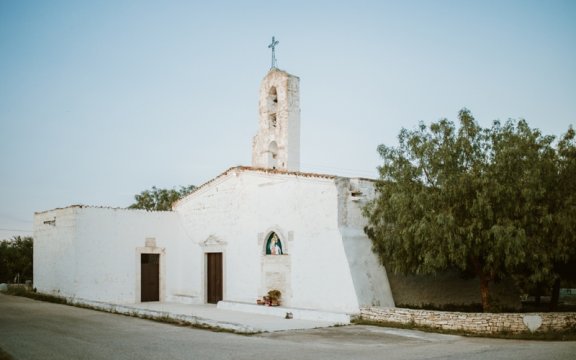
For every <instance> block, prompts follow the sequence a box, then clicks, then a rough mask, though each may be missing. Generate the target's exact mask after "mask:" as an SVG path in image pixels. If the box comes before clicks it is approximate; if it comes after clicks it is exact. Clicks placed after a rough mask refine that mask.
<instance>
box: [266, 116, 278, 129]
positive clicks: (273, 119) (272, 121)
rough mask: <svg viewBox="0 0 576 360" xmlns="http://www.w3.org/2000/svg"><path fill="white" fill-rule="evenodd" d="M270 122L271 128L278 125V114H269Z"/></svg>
mask: <svg viewBox="0 0 576 360" xmlns="http://www.w3.org/2000/svg"><path fill="white" fill-rule="evenodd" d="M268 123H269V125H270V128H271V129H273V128H275V127H276V126H278V121H277V120H276V114H270V115H268Z"/></svg>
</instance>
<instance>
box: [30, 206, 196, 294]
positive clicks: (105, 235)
mask: <svg viewBox="0 0 576 360" xmlns="http://www.w3.org/2000/svg"><path fill="white" fill-rule="evenodd" d="M54 220H55V222H54V223H52V224H51V223H45V222H49V221H54ZM34 221H35V224H34V229H35V231H34V285H35V287H36V288H37V289H38V291H41V292H45V293H50V294H55V295H61V296H66V297H78V298H83V299H90V300H96V301H113V302H117V303H134V302H139V301H140V254H141V253H146V252H148V253H160V254H161V271H160V274H161V279H160V281H161V297H162V298H163V299H166V298H165V293H166V292H169V293H172V292H173V291H174V290H173V289H174V288H175V287H177V284H178V281H179V278H180V276H179V275H178V272H179V270H178V268H177V263H178V257H179V254H178V249H179V246H180V245H179V244H180V243H181V242H182V239H183V238H184V237H185V236H184V233H183V231H182V227H181V226H180V225H179V222H178V216H177V215H176V214H175V213H173V212H147V211H142V210H125V209H110V208H95V207H84V206H72V207H69V208H65V209H56V210H52V211H47V212H41V213H36V214H35V218H34ZM151 237H154V238H155V242H156V246H155V247H150V246H148V247H147V246H146V245H147V244H146V239H147V238H151ZM148 245H149V244H148ZM166 249H169V250H166Z"/></svg>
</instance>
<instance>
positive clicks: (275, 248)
mask: <svg viewBox="0 0 576 360" xmlns="http://www.w3.org/2000/svg"><path fill="white" fill-rule="evenodd" d="M283 254H284V252H283V251H282V242H281V241H280V239H279V238H278V235H276V233H274V232H273V233H271V234H270V236H268V240H266V255H283Z"/></svg>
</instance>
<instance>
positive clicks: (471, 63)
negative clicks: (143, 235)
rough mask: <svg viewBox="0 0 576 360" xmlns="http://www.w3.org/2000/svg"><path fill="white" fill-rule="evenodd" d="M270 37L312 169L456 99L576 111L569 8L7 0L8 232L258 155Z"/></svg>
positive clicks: (2, 9) (513, 112) (488, 117)
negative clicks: (296, 92)
mask: <svg viewBox="0 0 576 360" xmlns="http://www.w3.org/2000/svg"><path fill="white" fill-rule="evenodd" d="M272 35H274V36H276V38H277V39H278V40H279V41H280V44H279V46H278V48H277V58H278V67H279V68H281V69H283V70H286V71H288V72H290V73H292V74H294V75H297V76H299V77H300V87H301V109H302V114H301V121H302V125H301V131H302V148H301V161H302V170H303V171H313V172H321V173H334V174H339V175H345V176H362V177H376V176H377V172H376V167H377V166H378V165H379V163H380V159H379V157H378V154H377V153H376V147H377V146H378V144H381V143H384V144H387V145H394V144H396V136H397V134H398V132H399V130H400V129H401V128H402V127H408V128H412V127H414V126H416V125H417V124H418V122H419V121H421V120H424V121H426V122H431V121H436V120H438V119H440V118H443V117H447V118H449V119H451V120H454V121H455V120H456V115H457V113H458V111H459V110H460V109H461V108H463V107H467V108H469V109H470V110H471V111H472V113H473V114H474V116H475V117H476V119H477V120H478V121H479V122H480V123H481V124H482V125H484V126H488V125H489V124H490V123H491V122H492V121H493V120H495V119H501V120H506V119H508V118H515V119H516V118H525V119H526V120H527V121H528V123H529V124H530V125H531V126H532V127H537V128H540V129H541V130H542V131H543V132H544V133H546V134H555V135H559V134H561V133H564V132H565V131H566V130H567V129H568V126H569V125H570V124H574V123H575V122H576V1H544V0H542V1H528V0H520V1H511V0H499V1H486V0H482V1H432V0H430V1H394V2H392V1H310V0H307V1H290V2H278V1H266V2H265V1H226V2H224V1H122V0H115V1H59V0H51V1H30V0H29V1H10V0H0V169H1V174H0V175H1V176H0V239H4V238H9V237H10V236H12V235H17V234H21V235H29V234H31V232H26V231H31V230H32V216H33V213H34V212H35V211H43V210H48V209H52V208H56V207H64V206H68V205H71V204H87V205H98V206H101V205H102V206H112V207H125V206H128V205H129V204H130V203H131V202H132V200H133V195H134V194H136V193H138V192H140V191H142V190H144V189H147V188H150V187H152V186H153V185H156V186H159V187H168V188H170V187H173V186H177V185H188V184H195V185H200V184H202V183H204V182H206V181H208V180H210V179H211V178H213V177H215V176H217V175H218V174H220V173H221V172H222V171H224V170H225V169H227V168H229V167H231V166H235V165H249V164H250V162H251V141H252V137H253V136H254V134H255V133H256V130H257V125H258V119H257V116H258V112H257V106H258V87H259V83H260V80H261V79H262V78H263V77H264V75H265V74H266V72H267V71H268V70H269V67H270V52H269V49H268V48H267V45H268V44H269V42H270V39H271V37H272ZM6 229H16V230H23V231H12V230H6Z"/></svg>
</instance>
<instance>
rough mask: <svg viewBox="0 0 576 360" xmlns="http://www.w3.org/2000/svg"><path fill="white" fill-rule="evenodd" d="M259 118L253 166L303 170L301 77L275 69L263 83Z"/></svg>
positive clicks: (254, 143) (253, 150)
mask: <svg viewBox="0 0 576 360" xmlns="http://www.w3.org/2000/svg"><path fill="white" fill-rule="evenodd" d="M259 118H260V119H259V124H260V126H259V130H258V133H257V134H256V136H255V137H254V140H253V144H252V146H253V147H252V166H254V167H259V168H268V169H276V170H284V171H299V170H300V79H299V78H298V77H296V76H293V75H290V74H288V73H287V72H285V71H282V70H280V69H278V68H273V69H271V70H270V71H269V72H268V74H266V76H265V77H264V79H263V80H262V83H261V84H260V102H259Z"/></svg>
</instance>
